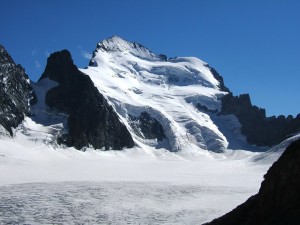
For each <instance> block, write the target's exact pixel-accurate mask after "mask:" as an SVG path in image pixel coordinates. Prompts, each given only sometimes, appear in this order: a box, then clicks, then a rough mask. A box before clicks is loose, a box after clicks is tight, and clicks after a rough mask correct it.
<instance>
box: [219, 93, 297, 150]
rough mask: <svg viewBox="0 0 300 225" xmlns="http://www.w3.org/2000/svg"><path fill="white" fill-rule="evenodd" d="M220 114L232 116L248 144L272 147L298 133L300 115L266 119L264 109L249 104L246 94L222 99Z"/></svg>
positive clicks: (229, 95)
mask: <svg viewBox="0 0 300 225" xmlns="http://www.w3.org/2000/svg"><path fill="white" fill-rule="evenodd" d="M221 114H223V115H228V114H234V115H235V116H236V117H237V118H238V119H239V121H240V123H241V125H242V129H241V132H242V134H243V135H245V136H246V137H247V141H248V142H249V143H250V144H255V145H257V146H273V145H276V144H279V143H280V142H281V141H283V140H285V139H286V138H287V137H289V135H292V134H294V133H297V132H299V131H300V114H299V115H298V116H297V117H296V118H293V117H292V116H288V117H285V116H278V117H275V116H273V117H266V112H265V110H264V109H261V108H258V107H257V106H253V105H252V104H251V100H250V96H249V95H248V94H244V95H240V96H233V95H232V94H228V95H225V96H224V97H223V98H222V111H221Z"/></svg>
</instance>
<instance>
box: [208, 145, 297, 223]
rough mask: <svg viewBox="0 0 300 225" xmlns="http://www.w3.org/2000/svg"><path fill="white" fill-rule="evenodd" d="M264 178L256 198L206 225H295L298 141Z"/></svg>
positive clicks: (253, 197)
mask: <svg viewBox="0 0 300 225" xmlns="http://www.w3.org/2000/svg"><path fill="white" fill-rule="evenodd" d="M264 178H265V180H264V181H263V182H262V184H261V188H260V190H259V193H258V194H257V195H254V196H252V197H251V198H249V199H248V200H247V201H246V202H245V203H243V204H242V205H240V206H238V207H237V208H236V209H234V210H233V211H231V212H229V213H228V214H226V215H224V216H222V217H220V218H218V219H215V220H213V221H212V222H210V223H207V225H241V224H243V225H298V224H299V223H300V191H299V190H300V179H299V178H300V140H298V141H295V142H293V143H292V144H291V145H290V146H289V147H288V148H287V149H286V151H285V152H284V153H283V154H282V156H281V157H280V158H279V160H278V161H277V162H275V163H274V164H273V165H272V167H271V168H270V169H269V171H268V172H267V174H266V175H265V176H264Z"/></svg>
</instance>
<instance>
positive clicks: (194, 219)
mask: <svg viewBox="0 0 300 225" xmlns="http://www.w3.org/2000/svg"><path fill="white" fill-rule="evenodd" d="M258 154H259V153H253V152H247V151H243V150H240V151H238V150H235V151H232V150H226V151H225V153H222V154H216V153H212V152H208V151H202V152H199V151H191V152H190V153H189V154H187V153H183V152H178V153H172V152H169V151H167V150H163V149H155V148H152V147H145V148H144V149H142V148H138V147H136V148H133V149H128V150H125V151H122V152H121V151H106V152H104V151H95V150H93V149H86V152H81V151H78V150H75V149H73V148H54V147H51V146H49V145H48V144H45V143H43V142H39V141H37V142H33V141H30V140H28V139H27V136H26V135H23V134H18V135H17V136H16V137H15V139H6V138H5V139H2V140H0V185H1V186H0V202H1V203H0V224H49V223H50V224H66V223H67V224H201V223H204V222H207V221H210V220H211V219H213V218H216V217H218V216H220V215H222V214H224V213H226V212H227V211H230V210H231V209H233V208H234V207H235V206H237V205H239V204H240V203H242V202H244V201H245V200H246V199H247V198H248V197H250V196H251V195H253V194H255V193H257V191H258V189H259V186H260V183H261V181H262V179H263V175H264V174H265V173H266V171H267V169H268V168H269V166H270V164H269V163H255V162H253V161H252V157H253V156H257V155H258Z"/></svg>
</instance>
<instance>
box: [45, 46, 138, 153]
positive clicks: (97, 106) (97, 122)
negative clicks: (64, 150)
mask: <svg viewBox="0 0 300 225" xmlns="http://www.w3.org/2000/svg"><path fill="white" fill-rule="evenodd" d="M44 78H49V79H50V80H53V81H56V82H58V83H59V85H58V86H56V87H54V88H52V89H50V90H49V91H48V92H47V94H46V99H45V102H46V104H47V105H48V106H49V107H51V108H55V109H56V110H58V111H60V112H64V113H66V114H68V115H69V117H68V122H67V124H68V134H65V135H63V136H61V137H60V138H59V139H58V142H59V143H64V144H66V145H67V146H74V147H75V148H77V149H81V148H83V147H86V146H90V145H91V146H93V147H94V148H95V149H101V148H104V149H106V150H108V149H110V148H112V149H115V150H120V149H122V148H124V147H126V148H130V147H133V146H134V142H133V139H132V137H131V135H130V133H129V131H128V130H127V128H126V126H125V125H124V124H123V123H121V122H120V120H119V118H118V115H117V114H116V112H115V111H114V109H113V108H112V107H111V106H110V105H109V104H108V103H107V101H106V99H105V98H104V97H103V96H102V95H101V94H100V93H99V91H98V90H97V88H96V87H95V86H94V84H93V82H92V81H91V79H90V78H89V77H88V76H86V75H85V74H84V73H82V72H80V71H79V70H78V69H77V67H76V66H75V65H74V64H73V60H72V58H71V55H70V53H69V52H68V51H67V50H63V51H61V52H56V53H53V54H52V55H51V56H50V57H49V58H48V61H47V66H46V69H45V71H44V73H43V74H42V76H41V78H40V80H42V79H44Z"/></svg>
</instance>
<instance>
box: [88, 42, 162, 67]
mask: <svg viewBox="0 0 300 225" xmlns="http://www.w3.org/2000/svg"><path fill="white" fill-rule="evenodd" d="M101 53H108V54H113V55H114V56H118V55H124V54H125V53H126V54H127V53H129V54H131V55H133V56H135V57H138V58H141V59H147V60H150V61H156V60H159V61H160V60H162V61H166V60H167V57H166V56H165V55H163V54H159V55H156V54H154V53H152V52H151V51H150V50H149V49H147V48H146V47H144V46H143V45H141V44H139V43H136V42H129V41H126V40H124V39H122V38H121V37H118V36H112V37H110V38H108V39H105V40H103V41H101V42H99V43H98V44H97V47H96V50H95V51H94V52H93V57H92V59H91V61H90V63H89V66H97V63H96V61H95V60H94V58H95V57H97V55H98V54H101Z"/></svg>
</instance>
